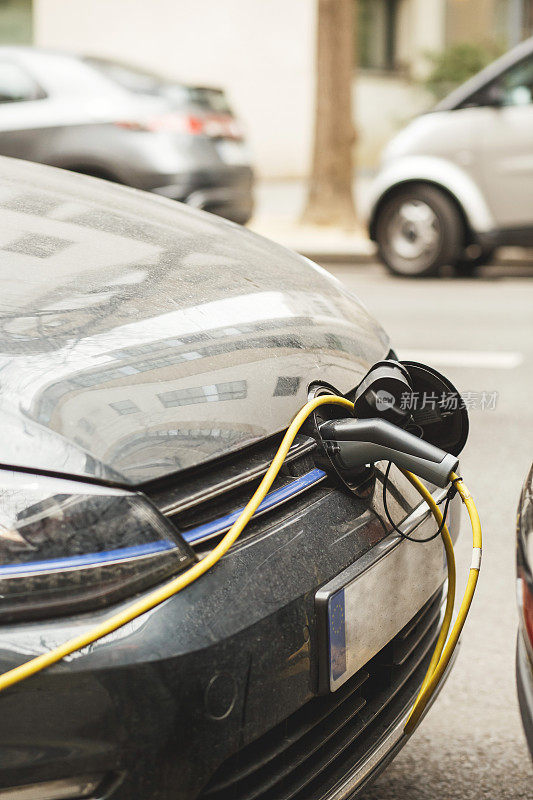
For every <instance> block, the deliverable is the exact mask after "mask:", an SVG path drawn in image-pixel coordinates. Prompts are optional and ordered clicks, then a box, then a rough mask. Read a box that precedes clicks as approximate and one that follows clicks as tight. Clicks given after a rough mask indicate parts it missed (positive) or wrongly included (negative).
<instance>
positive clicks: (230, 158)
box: [216, 140, 250, 165]
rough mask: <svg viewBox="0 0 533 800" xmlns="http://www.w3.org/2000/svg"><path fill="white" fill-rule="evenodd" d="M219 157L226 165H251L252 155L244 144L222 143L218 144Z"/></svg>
mask: <svg viewBox="0 0 533 800" xmlns="http://www.w3.org/2000/svg"><path fill="white" fill-rule="evenodd" d="M216 148H217V152H218V155H219V156H220V158H221V159H222V161H224V162H225V163H226V164H233V165H237V164H239V165H243V164H249V163H250V153H249V152H248V148H247V147H246V145H245V144H244V143H243V142H231V141H225V140H224V141H221V142H217V143H216Z"/></svg>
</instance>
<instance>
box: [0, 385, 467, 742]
mask: <svg viewBox="0 0 533 800" xmlns="http://www.w3.org/2000/svg"><path fill="white" fill-rule="evenodd" d="M326 404H328V405H330V404H335V405H341V406H345V407H346V408H348V409H349V410H350V411H351V410H353V403H351V402H350V401H349V400H347V399H346V398H344V397H337V396H330V395H326V396H323V397H317V398H315V399H314V400H311V401H310V402H308V403H306V405H305V406H303V408H301V409H300V411H299V412H298V414H297V415H296V416H295V418H294V419H293V421H292V422H291V424H290V426H289V428H288V430H287V432H286V434H285V436H284V437H283V440H282V442H281V444H280V446H279V449H278V451H277V453H276V455H275V456H274V459H273V460H272V463H271V464H270V466H269V468H268V470H267V471H266V473H265V475H264V477H263V479H262V481H261V483H260V484H259V486H258V487H257V489H256V490H255V492H254V494H253V495H252V497H251V499H250V500H249V502H248V503H247V505H246V506H245V508H244V509H243V510H242V511H241V513H240V514H239V516H238V518H237V519H236V521H235V522H234V523H233V525H232V526H231V528H230V529H229V531H228V532H227V533H226V534H225V535H224V537H223V538H222V539H221V540H220V542H219V543H218V544H217V545H216V547H214V548H213V550H211V551H210V552H209V553H208V554H207V555H206V556H205V557H204V558H203V559H202V560H201V561H199V562H197V563H196V564H194V565H193V566H192V567H190V568H189V569H187V570H186V571H185V572H183V573H181V574H180V575H178V576H177V577H176V578H173V579H172V580H171V581H169V582H168V583H166V584H164V585H163V586H161V587H159V588H158V589H155V590H154V591H153V592H150V593H149V594H147V595H146V596H145V597H143V598H142V599H140V600H137V601H135V602H133V603H131V604H130V605H128V606H127V607H126V608H125V609H123V610H122V611H119V612H118V613H117V614H113V615H112V616H110V617H108V618H107V619H105V620H104V621H103V622H101V623H99V624H98V625H95V627H94V628H91V629H90V630H88V631H86V632H85V633H82V634H81V635H80V636H76V637H74V638H73V639H69V641H67V642H65V643H64V644H62V645H59V647H55V648H54V649H53V650H50V651H49V652H48V653H43V654H42V655H40V656H37V657H36V658H33V659H31V661H27V662H26V663H25V664H21V665H20V666H18V667H15V668H14V669H11V670H9V671H8V672H5V673H4V674H3V675H0V691H2V690H3V689H7V688H8V687H9V686H13V685H14V684H16V683H19V681H22V680H25V679H26V678H30V677H31V676H32V675H35V674H36V673H38V672H40V671H41V670H43V669H46V668H47V667H50V666H51V665H52V664H55V663H57V662H58V661H61V659H63V658H65V657H66V656H68V655H70V654H72V653H74V652H76V651H78V650H82V649H83V648H84V647H87V646H88V645H90V644H92V643H93V642H95V641H97V640H98V639H101V638H103V637H104V636H107V635H108V634H110V633H112V632H113V631H116V630H117V629H118V628H121V627H123V626H124V625H126V624H127V623H129V622H131V621H132V620H134V619H136V618H137V617H140V616H141V615H142V614H144V613H146V612H147V611H150V610H151V609H152V608H154V607H155V606H158V605H160V604H161V603H163V602H164V601H165V600H168V599H169V598H170V597H173V596H174V595H175V594H177V593H178V592H180V591H181V590H182V589H185V587H186V586H189V585H190V584H191V583H193V582H194V581H195V580H197V579H198V578H199V577H200V576H201V575H203V574H204V573H205V572H207V571H208V570H209V569H211V567H213V566H214V565H215V564H216V563H217V561H219V560H220V559H221V558H222V556H223V555H224V554H225V553H227V552H228V550H229V549H230V547H231V546H232V545H233V544H234V543H235V541H236V540H237V539H238V537H239V536H240V534H241V533H242V531H243V529H244V528H245V526H246V525H247V524H248V522H249V521H250V519H251V518H252V517H253V515H254V514H255V512H256V511H257V508H258V507H259V505H260V504H261V503H262V501H263V500H264V498H265V497H266V495H267V494H268V491H269V489H270V487H271V486H272V484H273V482H274V480H275V479H276V476H277V474H278V472H279V470H280V469H281V466H282V464H283V462H284V460H285V457H286V456H287V453H288V452H289V448H290V447H291V445H292V443H293V441H294V439H295V437H296V434H297V433H298V431H299V430H300V428H301V426H302V425H303V423H304V422H305V420H306V419H307V417H308V416H309V415H310V414H311V413H312V412H313V411H314V410H315V409H316V408H318V407H319V406H321V405H326ZM405 475H406V476H407V477H408V479H409V480H410V481H411V483H412V484H413V485H414V486H415V487H416V488H417V489H418V491H419V492H420V494H421V495H422V496H423V497H424V499H425V500H426V501H427V502H428V504H429V506H430V508H431V510H432V512H433V514H434V516H435V518H436V520H437V522H438V523H439V524H440V522H441V521H442V513H441V511H440V509H439V508H438V506H437V505H436V503H435V501H434V500H433V497H432V496H431V494H430V493H429V492H428V490H427V489H426V487H425V486H424V484H422V483H421V482H420V481H419V480H418V478H416V477H415V476H414V475H412V474H411V473H409V472H405ZM455 477H456V476H455V475H454V474H453V473H452V475H451V476H450V478H451V479H453V478H455ZM456 486H457V489H458V492H459V494H460V495H461V497H462V499H463V502H464V503H465V504H466V506H467V509H468V513H469V515H470V519H471V522H472V529H473V531H474V548H475V549H474V553H476V550H478V551H479V553H478V555H476V556H475V558H476V559H477V561H476V564H477V566H474V564H473V566H472V569H471V572H470V577H469V581H468V585H467V590H466V593H465V597H464V599H463V602H462V604H461V607H460V609H459V615H458V617H457V621H456V623H455V625H454V628H453V630H452V633H451V635H450V638H449V640H448V642H447V644H446V646H445V644H444V643H445V640H446V637H447V634H448V630H449V626H450V622H451V617H452V612H453V604H454V596H455V591H454V590H455V562H454V558H453V545H452V543H451V539H450V535H449V532H448V529H447V528H446V526H443V529H442V532H441V533H442V537H443V541H444V547H445V550H446V558H447V561H448V599H447V604H446V612H445V617H444V621H443V625H442V628H441V631H440V634H439V638H438V641H437V646H436V648H435V652H434V654H433V657H432V659H431V663H430V668H429V669H428V672H427V675H426V678H425V679H424V683H423V685H422V689H421V691H420V694H419V696H418V698H417V700H416V703H415V705H414V707H413V709H412V711H411V715H410V717H409V719H408V721H407V724H406V727H405V732H406V733H411V732H412V731H413V730H414V728H415V726H416V724H417V722H418V720H419V719H420V715H421V714H422V713H423V711H424V708H425V707H426V706H427V703H428V701H429V699H430V698H431V695H432V694H433V693H434V691H435V689H436V687H437V685H438V683H439V681H440V679H441V677H442V674H443V673H444V671H445V669H446V666H447V664H448V662H449V660H450V658H451V656H452V653H453V651H454V649H455V646H456V644H457V640H458V639H459V635H460V633H461V630H462V627H463V624H464V620H465V619H466V616H467V614H468V610H469V608H470V603H471V601H472V596H473V594H474V590H475V585H476V581H477V573H478V571H479V560H480V554H481V527H480V524H479V517H478V515H477V511H476V507H475V505H474V501H473V500H472V498H471V496H470V494H469V492H468V490H467V489H466V487H465V486H461V482H460V481H458V483H456ZM473 573H475V578H474V577H473ZM450 589H452V590H453V591H450ZM450 598H451V599H450Z"/></svg>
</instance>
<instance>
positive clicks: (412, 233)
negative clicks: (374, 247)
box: [388, 200, 441, 271]
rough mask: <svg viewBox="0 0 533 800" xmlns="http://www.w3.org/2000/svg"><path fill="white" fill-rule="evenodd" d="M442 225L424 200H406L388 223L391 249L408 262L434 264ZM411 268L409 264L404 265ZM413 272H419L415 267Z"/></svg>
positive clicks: (415, 266) (417, 266) (416, 266)
mask: <svg viewBox="0 0 533 800" xmlns="http://www.w3.org/2000/svg"><path fill="white" fill-rule="evenodd" d="M440 236H441V231H440V225H439V220H438V218H437V215H436V214H435V212H434V211H433V209H432V208H430V206H429V205H428V204H427V203H424V202H423V201H422V200H406V201H404V202H403V203H402V204H401V205H399V206H398V208H397V209H396V211H395V213H394V214H393V215H392V217H391V219H390V221H389V230H388V239H389V242H390V246H391V248H392V249H393V250H394V251H395V252H396V253H397V254H398V256H400V258H402V259H405V261H406V262H408V261H411V260H413V261H414V260H416V261H417V262H418V259H420V257H421V256H425V257H426V258H427V260H428V261H431V260H432V259H433V258H434V257H435V256H436V254H437V253H438V250H439V246H440ZM405 267H406V268H407V267H408V264H405ZM413 267H414V271H417V270H418V268H419V265H418V263H417V264H416V265H415V264H413ZM406 271H407V269H406Z"/></svg>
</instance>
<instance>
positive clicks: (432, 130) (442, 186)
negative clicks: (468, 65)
mask: <svg viewBox="0 0 533 800" xmlns="http://www.w3.org/2000/svg"><path fill="white" fill-rule="evenodd" d="M372 195H373V196H372V202H371V214H370V226H369V228H370V236H371V238H372V239H374V240H375V241H376V242H377V244H378V248H379V253H380V255H381V258H382V260H383V261H384V263H385V264H386V265H387V267H388V268H389V269H390V271H391V272H393V273H396V274H398V275H410V276H415V275H418V276H422V275H434V274H436V273H437V272H438V271H439V268H440V267H441V266H443V265H445V264H450V265H453V266H455V267H456V268H457V269H458V270H459V271H461V272H472V271H473V270H474V269H475V267H476V266H478V265H479V264H483V263H486V262H487V261H488V260H489V259H490V257H491V255H492V253H493V251H494V249H495V248H496V247H497V246H499V245H523V246H533V38H531V39H529V40H528V41H526V42H523V43H522V44H520V45H519V46H518V47H515V48H514V49H513V50H511V51H510V52H509V53H507V54H506V55H504V56H503V57H502V58H500V59H498V60H497V61H495V62H494V63H493V64H491V65H490V66H488V67H487V68H486V69H484V70H483V71H482V72H480V73H479V74H478V75H476V76H475V77H474V78H472V79H471V80H469V81H467V83H465V84H463V86H460V87H459V88H458V89H456V90H455V91H454V92H452V93H451V94H450V95H449V96H448V97H446V98H445V99H444V100H442V102H440V103H439V104H438V105H437V106H436V108H435V109H434V111H433V112H431V113H429V114H424V115H422V116H420V117H418V118H417V119H415V120H414V121H413V122H411V123H410V124H409V125H408V126H407V127H406V128H405V129H404V130H403V131H401V132H400V133H399V134H398V135H397V136H396V137H395V138H394V139H393V140H392V141H391V142H390V144H389V145H388V147H387V149H386V150H385V153H384V158H383V166H382V169H381V171H380V172H379V174H378V176H377V178H376V181H375V183H374V186H373V192H372Z"/></svg>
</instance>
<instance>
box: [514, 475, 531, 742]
mask: <svg viewBox="0 0 533 800" xmlns="http://www.w3.org/2000/svg"><path fill="white" fill-rule="evenodd" d="M517 562H518V577H519V579H520V582H519V584H518V592H519V595H518V601H519V606H521V608H520V627H519V630H518V642H517V648H516V681H517V688H518V700H519V703H520V712H521V714H522V722H523V724H524V732H525V734H526V739H527V742H528V745H529V750H530V753H531V756H532V758H533V647H532V645H531V642H530V636H528V633H527V631H526V629H525V623H524V618H523V596H522V592H523V585H522V583H521V581H523V582H524V584H525V586H526V587H527V588H528V590H529V592H530V593H531V594H533V466H532V467H531V469H530V471H529V475H528V476H527V478H526V480H525V483H524V487H523V489H522V494H521V496H520V502H519V505H518V537H517Z"/></svg>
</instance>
